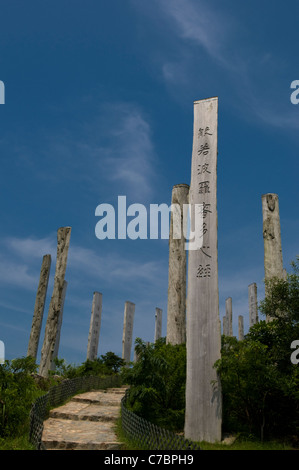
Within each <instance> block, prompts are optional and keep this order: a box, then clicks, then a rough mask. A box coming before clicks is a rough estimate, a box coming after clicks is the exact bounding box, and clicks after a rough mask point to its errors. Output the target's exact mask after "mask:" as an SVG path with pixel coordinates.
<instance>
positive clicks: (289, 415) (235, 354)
mask: <svg viewBox="0 0 299 470" xmlns="http://www.w3.org/2000/svg"><path fill="white" fill-rule="evenodd" d="M293 267H294V273H293V274H290V275H288V276H287V278H286V279H284V280H281V279H273V280H271V282H269V283H268V284H267V296H266V298H265V300H264V301H262V302H261V305H260V310H261V312H262V313H263V314H264V315H267V317H270V318H271V319H272V320H271V321H268V322H266V321H260V322H259V323H258V324H256V325H254V326H253V327H251V328H250V331H249V333H248V334H247V335H246V337H245V339H244V340H243V341H237V340H236V338H233V337H225V336H223V337H222V355H221V360H219V361H217V363H216V365H215V366H216V368H217V370H218V372H219V373H220V377H221V384H222V391H223V410H224V413H223V418H224V419H223V421H224V427H225V428H226V430H229V431H230V432H232V431H241V432H242V431H243V432H246V433H247V434H248V433H251V434H254V435H259V436H260V437H261V439H263V438H264V437H265V436H267V437H283V436H287V435H288V436H294V435H297V436H298V434H299V365H297V364H293V363H292V362H291V353H292V350H291V349H290V348H291V343H292V342H293V341H294V340H299V276H298V262H297V264H295V263H294V264H293Z"/></svg>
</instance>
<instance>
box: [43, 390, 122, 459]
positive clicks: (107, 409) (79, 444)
mask: <svg viewBox="0 0 299 470" xmlns="http://www.w3.org/2000/svg"><path fill="white" fill-rule="evenodd" d="M125 391H126V388H125V387H122V388H110V389H107V390H100V391H93V392H87V393H82V394H81V395H76V396H75V397H73V398H72V399H71V400H70V401H69V402H68V403H67V404H66V405H62V406H60V407H58V408H55V409H53V410H51V411H50V416H49V419H47V420H46V421H45V422H44V430H43V435H42V443H43V444H44V446H45V448H46V449H47V450H59V449H60V450H117V449H121V448H122V446H123V444H122V443H121V442H119V441H118V438H117V436H116V434H115V424H116V420H117V419H118V418H119V416H120V402H121V399H122V397H123V396H124V393H125Z"/></svg>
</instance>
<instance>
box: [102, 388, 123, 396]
mask: <svg viewBox="0 0 299 470" xmlns="http://www.w3.org/2000/svg"><path fill="white" fill-rule="evenodd" d="M126 390H127V389H126V388H107V391H106V393H116V394H119V395H124V394H125V393H126Z"/></svg>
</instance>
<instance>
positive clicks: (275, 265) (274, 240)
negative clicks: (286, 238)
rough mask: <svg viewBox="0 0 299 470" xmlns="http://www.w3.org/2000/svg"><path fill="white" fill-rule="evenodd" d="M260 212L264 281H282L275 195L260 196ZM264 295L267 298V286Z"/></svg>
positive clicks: (276, 198) (277, 210)
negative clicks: (261, 213) (274, 279)
mask: <svg viewBox="0 0 299 470" xmlns="http://www.w3.org/2000/svg"><path fill="white" fill-rule="evenodd" d="M262 211H263V238H264V269H265V281H269V280H270V279H273V278H275V277H276V278H279V279H284V277H285V274H284V269H283V261H282V249H281V232H280V217H279V204H278V196H277V194H273V193H268V194H264V195H263V196H262ZM265 294H266V296H267V286H266V289H265ZM266 320H267V321H270V320H271V318H270V317H267V318H266Z"/></svg>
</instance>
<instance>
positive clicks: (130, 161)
mask: <svg viewBox="0 0 299 470" xmlns="http://www.w3.org/2000/svg"><path fill="white" fill-rule="evenodd" d="M101 126H102V130H101V132H102V133H105V140H106V141H107V144H106V145H104V146H101V147H100V148H99V154H101V155H102V158H103V160H102V161H101V165H102V164H103V165H104V168H105V175H106V177H108V179H109V180H110V181H111V182H113V183H116V184H117V185H119V186H120V188H121V189H122V190H123V191H125V194H128V195H131V196H132V195H134V197H135V198H142V199H144V198H147V197H148V196H150V195H151V194H152V191H153V176H154V165H155V161H156V156H155V150H154V144H153V139H152V132H151V127H150V124H149V122H148V120H147V119H146V117H145V116H144V114H143V112H142V111H141V110H140V109H139V108H138V107H137V106H136V105H132V104H128V103H117V104H110V105H109V106H108V107H106V109H104V119H102V120H101Z"/></svg>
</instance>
